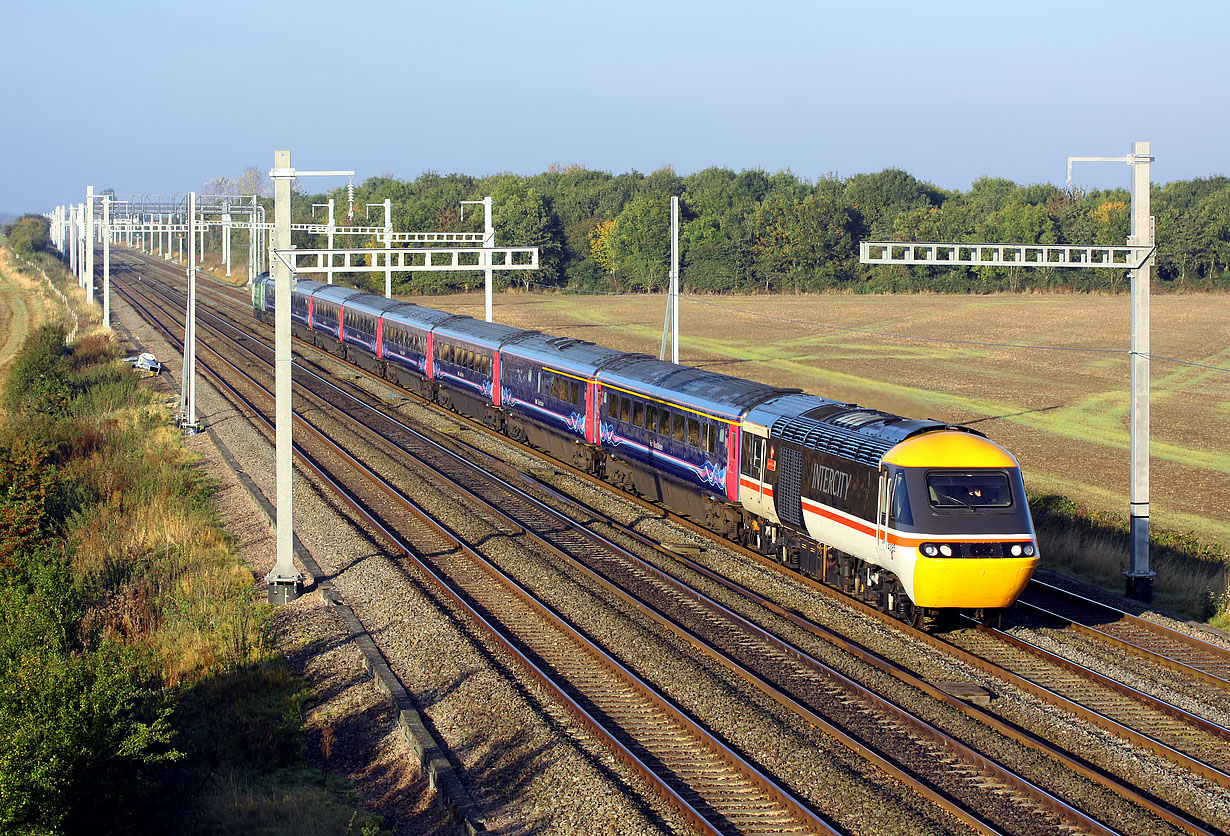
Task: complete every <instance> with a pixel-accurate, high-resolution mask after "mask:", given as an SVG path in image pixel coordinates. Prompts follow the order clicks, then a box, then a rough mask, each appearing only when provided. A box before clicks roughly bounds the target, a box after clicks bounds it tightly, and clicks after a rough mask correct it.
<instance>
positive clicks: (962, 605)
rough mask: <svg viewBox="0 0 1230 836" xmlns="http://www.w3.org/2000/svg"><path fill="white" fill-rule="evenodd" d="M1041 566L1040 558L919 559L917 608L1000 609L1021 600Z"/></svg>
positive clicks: (915, 595)
mask: <svg viewBox="0 0 1230 836" xmlns="http://www.w3.org/2000/svg"><path fill="white" fill-rule="evenodd" d="M1037 565H1038V558H1037V557H999V558H987V559H982V560H980V559H971V558H944V557H923V556H922V555H919V556H918V561H917V562H916V563H915V564H914V595H913V599H914V605H915V606H918V607H934V608H941V607H945V608H947V607H954V608H958V609H997V608H1000V607H1007V606H1009V605H1010V604H1012V602H1013V601H1015V600H1016V599H1017V596H1019V595H1020V594H1021V591H1022V590H1023V589H1025V584H1027V583H1029V578H1030V577H1031V576H1032V575H1033V573H1034V567H1035V566H1037Z"/></svg>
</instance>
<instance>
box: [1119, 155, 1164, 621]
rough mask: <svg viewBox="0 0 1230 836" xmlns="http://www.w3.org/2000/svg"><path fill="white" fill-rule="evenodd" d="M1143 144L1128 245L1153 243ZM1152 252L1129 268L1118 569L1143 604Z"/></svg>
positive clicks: (1147, 592) (1149, 587) (1148, 585)
mask: <svg viewBox="0 0 1230 836" xmlns="http://www.w3.org/2000/svg"><path fill="white" fill-rule="evenodd" d="M1149 150H1150V146H1149V143H1148V142H1134V143H1132V153H1131V156H1130V157H1129V159H1130V160H1131V163H1132V191H1131V194H1132V233H1131V236H1130V237H1129V238H1128V243H1130V244H1134V245H1136V246H1149V247H1151V246H1153V245H1154V244H1155V243H1156V242H1155V240H1154V233H1153V216H1152V215H1151V214H1150V194H1149V191H1150V188H1151V186H1152V176H1151V163H1152V161H1153V158H1152V157H1151V156H1150V154H1149ZM1152 268H1153V256H1150V257H1149V258H1148V259H1146V260H1145V263H1144V264H1143V265H1141V267H1140V268H1139V269H1136V270H1132V271H1130V275H1131V283H1132V409H1131V416H1130V420H1131V425H1132V439H1131V456H1132V491H1131V498H1130V502H1131V505H1130V509H1131V522H1130V526H1131V528H1130V532H1131V544H1132V545H1131V566H1130V568H1129V569H1128V571H1127V572H1124V573H1123V574H1124V577H1125V578H1126V581H1127V583H1126V586H1127V595H1128V597H1129V598H1134V599H1136V600H1138V601H1144V602H1145V603H1148V602H1150V601H1152V600H1153V578H1154V577H1155V576H1156V574H1157V573H1156V572H1152V571H1150V570H1149V284H1150V282H1151V281H1152Z"/></svg>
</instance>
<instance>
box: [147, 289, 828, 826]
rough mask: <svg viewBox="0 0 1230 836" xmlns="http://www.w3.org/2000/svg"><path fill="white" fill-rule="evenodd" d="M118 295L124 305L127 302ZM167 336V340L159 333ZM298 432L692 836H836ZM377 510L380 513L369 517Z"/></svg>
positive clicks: (377, 484)
mask: <svg viewBox="0 0 1230 836" xmlns="http://www.w3.org/2000/svg"><path fill="white" fill-rule="evenodd" d="M124 292H125V295H126V296H127V293H128V291H124ZM128 298H129V301H130V303H131V304H134V305H135V306H137V307H138V308H140V309H143V310H145V311H146V312H149V309H148V308H147V307H146V306H145V305H144V304H143V303H142V302H140V301H138V300H137V299H136V298H135V296H134V297H128ZM168 337H172V338H174V335H173V334H172V333H169V332H168ZM217 361H219V362H221V363H225V364H226V365H227V366H229V369H230V371H231V372H232V373H235V374H238V375H239V376H241V377H243V378H245V379H246V380H247V381H248V382H249V383H250V384H253V385H254V386H256V387H257V388H259V389H260V390H262V391H263V394H264V397H265V399H266V400H267V401H269V404H268V406H266V407H263V408H262V407H261V406H260V405H258V404H257V403H256V402H255V401H256V399H255V398H252V397H250V396H245V395H243V394H242V393H241V392H240V391H239V388H238V387H237V386H233V385H228V384H226V383H225V382H224V381H223V379H222V375H221V374H220V373H219V372H217V371H213V370H211V371H209V372H208V374H209V376H210V377H211V379H213V380H214V381H215V382H216V383H218V384H219V385H221V386H223V387H224V388H226V389H227V390H228V391H229V392H230V394H231V395H232V396H234V397H236V398H238V399H240V401H241V403H242V404H243V405H244V407H245V409H247V410H249V411H250V412H251V413H252V414H254V415H256V416H259V419H260V420H261V421H262V422H263V423H264V424H265V426H266V429H267V430H268V431H269V432H272V423H271V420H270V419H269V418H268V417H267V415H266V413H271V412H272V393H270V392H269V391H268V390H267V389H265V388H264V387H262V386H260V384H258V383H256V381H255V380H254V379H253V378H252V377H251V376H250V375H249V374H248V373H247V372H246V371H244V370H242V369H240V368H239V367H238V365H235V364H231V363H229V362H228V361H226V360H225V359H224V358H222V357H221V355H217ZM214 362H215V361H210V362H209V364H208V365H207V366H206V368H210V367H211V366H212V365H213V363H214ZM300 383H302V380H301V381H300ZM296 425H297V427H299V428H300V429H301V430H306V431H308V432H309V433H310V434H311V435H312V436H313V438H314V440H315V441H317V442H319V443H321V444H323V445H325V446H326V447H327V448H328V449H329V454H328V458H330V459H333V460H335V461H334V462H333V464H332V466H328V465H326V464H324V463H323V462H322V461H318V460H317V456H316V455H314V454H312V453H311V452H308V451H307V450H305V449H304V448H303V445H302V444H299V445H297V447H298V450H297V452H298V454H299V456H300V457H301V461H303V462H304V463H305V464H307V466H308V467H310V468H311V469H312V470H313V472H314V473H315V474H316V475H317V477H318V478H320V479H322V480H325V481H326V482H328V483H329V484H331V485H332V486H333V488H334V489H335V490H336V491H338V492H339V493H340V494H341V495H342V496H344V497H346V501H347V503H348V504H349V505H350V506H351V508H352V509H353V510H354V511H355V512H356V513H358V514H360V515H361V516H362V518H363V519H364V520H365V522H366V523H367V524H368V525H369V526H370V527H372V528H373V529H375V530H376V531H377V532H378V533H379V535H380V537H381V538H382V539H383V540H384V541H385V542H386V543H387V544H388V545H390V546H392V547H393V548H395V549H396V550H397V551H398V552H400V553H402V554H404V555H406V556H407V557H409V558H410V559H411V560H413V561H414V562H415V564H416V565H417V566H418V567H419V569H420V570H421V571H423V572H424V573H426V574H427V576H428V577H429V578H430V579H431V580H432V582H433V583H434V584H435V585H436V587H437V589H438V591H439V592H440V593H441V594H443V595H446V596H447V597H449V598H450V599H451V600H452V601H453V602H454V603H455V604H456V605H457V606H460V607H462V608H463V609H464V610H465V611H466V612H467V613H468V615H469V616H470V617H471V618H472V619H474V620H475V621H476V622H477V623H478V624H481V625H483V626H484V627H485V628H486V629H487V631H488V632H489V634H490V635H491V636H492V637H494V638H496V639H497V640H498V641H500V642H501V643H502V644H503V646H504V649H505V650H506V652H508V653H510V654H512V655H513V656H514V657H515V658H516V659H517V661H518V662H519V663H520V664H521V666H522V667H523V668H524V669H525V670H526V671H527V672H528V673H530V674H531V675H532V676H533V677H534V678H536V679H537V680H539V681H540V682H541V683H542V684H543V685H545V686H546V687H548V688H550V689H551V690H553V691H554V692H555V693H556V695H557V697H558V698H559V699H560V700H561V701H562V702H563V703H564V704H565V705H567V706H568V707H569V708H570V710H571V711H572V713H573V714H574V715H575V716H576V717H577V719H578V720H579V721H580V722H581V723H582V724H583V725H584V726H585V727H586V728H588V729H589V730H590V731H591V732H593V733H595V734H598V735H599V736H600V737H602V738H603V739H604V740H605V742H606V744H607V745H608V746H609V747H610V748H611V749H612V750H613V751H614V753H615V754H616V756H617V757H620V759H621V760H623V761H625V762H626V763H627V764H629V765H630V766H631V767H632V768H633V769H634V770H636V771H637V772H638V773H640V774H641V775H642V776H643V777H644V778H645V779H646V780H648V781H650V782H651V783H653V784H654V785H655V786H656V788H657V789H658V790H659V791H660V792H661V793H663V794H664V795H665V796H666V797H667V798H669V799H670V800H671V801H673V802H674V803H675V804H676V806H677V807H678V808H679V809H680V810H681V811H682V812H683V814H684V815H685V817H687V818H688V819H689V820H690V821H691V822H692V823H693V824H694V825H695V826H696V827H697V828H698V829H699V830H701V831H702V832H708V833H749V834H753V833H764V834H770V833H834V834H836V833H840V832H841V831H839V830H837V829H834V828H833V827H831V826H830V825H829V824H827V823H826V822H825V821H824V820H823V819H821V818H820V817H818V816H816V815H815V814H814V813H812V812H811V811H810V810H809V809H808V808H807V807H806V806H805V805H804V804H803V803H802V802H800V801H799V800H798V799H796V798H794V797H793V796H792V795H791V794H790V793H789V792H787V791H786V790H784V789H783V788H781V787H780V786H778V785H777V784H776V783H775V782H774V781H772V780H771V779H769V778H768V777H767V776H765V775H764V774H762V773H761V772H760V771H759V770H757V769H756V768H755V767H754V766H753V765H752V764H751V763H749V762H748V761H747V760H746V759H745V758H743V757H742V756H740V755H739V754H738V753H736V752H734V751H733V750H732V749H731V748H730V747H728V746H726V745H725V744H724V743H722V742H721V741H720V740H718V739H717V738H716V737H715V736H713V735H712V734H711V733H709V732H708V731H707V730H705V729H704V728H702V727H701V726H700V725H699V724H697V723H695V722H694V721H692V720H691V719H690V718H688V716H687V715H686V714H685V713H684V712H683V711H681V710H680V709H679V708H678V707H676V706H675V705H673V704H672V702H671V701H670V700H669V699H668V698H667V697H665V696H663V695H662V694H661V693H660V692H659V691H657V690H656V689H654V688H653V687H652V686H650V685H649V684H648V683H646V682H645V681H643V680H641V679H640V678H638V677H637V676H635V674H633V673H632V672H631V671H629V670H627V669H626V668H625V667H624V666H623V665H622V664H621V663H620V662H619V661H618V660H617V659H615V658H614V657H612V656H611V655H610V654H609V653H607V652H605V651H604V650H602V648H600V647H599V646H598V645H596V644H595V643H594V642H592V641H590V640H588V639H586V638H585V637H584V636H583V635H582V634H581V633H580V632H578V631H577V630H575V629H574V628H572V627H570V626H569V625H568V624H567V623H566V622H565V621H564V620H563V619H561V618H560V617H558V616H557V615H555V613H554V612H553V611H552V609H551V607H550V606H549V605H547V604H546V603H545V602H543V601H542V600H541V599H540V598H538V597H537V596H535V595H534V594H533V593H531V592H530V591H529V590H528V589H526V588H525V587H523V586H522V585H520V584H518V583H517V582H516V580H515V579H513V578H512V577H511V576H510V575H508V574H507V573H505V572H503V571H502V570H500V569H499V568H498V567H497V566H496V565H495V564H494V563H493V562H491V561H489V560H488V559H487V558H485V557H484V556H483V555H481V554H480V553H479V552H478V551H476V550H475V549H473V548H471V547H470V546H469V545H467V544H466V543H465V541H464V538H463V537H461V536H459V535H457V534H456V533H453V532H451V531H449V530H448V529H447V528H445V527H443V526H441V525H439V524H438V523H436V522H435V521H434V520H432V519H431V517H430V516H429V515H428V514H426V513H425V512H423V511H422V510H421V509H420V508H418V506H417V505H416V504H415V503H414V502H413V501H411V500H410V499H409V498H408V497H406V496H405V495H404V494H403V493H402V491H401V490H399V489H398V488H397V487H396V486H395V485H393V484H391V483H390V482H389V481H388V480H387V479H385V478H384V477H381V476H380V475H379V474H377V473H376V472H375V471H374V470H371V469H370V468H368V467H366V466H365V465H363V464H362V463H361V462H359V461H358V460H357V459H355V458H353V457H352V456H350V455H349V454H348V453H346V452H345V451H344V450H343V449H342V448H341V447H340V446H338V445H336V444H335V443H333V442H332V441H330V440H329V439H328V438H327V436H326V434H325V433H323V432H321V431H320V430H318V429H317V428H316V427H314V426H313V425H312V424H311V423H310V422H308V421H307V420H305V419H303V418H302V417H301V416H300V417H299V418H298V420H297V421H296ZM317 455H318V454H317ZM337 459H342V460H345V462H346V465H348V468H349V470H350V472H351V473H358V474H361V477H362V479H361V480H360V481H361V482H362V483H363V484H362V485H360V486H356V485H355V484H354V479H353V476H352V477H349V478H345V479H344V480H343V479H342V478H339V477H338V476H336V475H335V473H336V472H337V471H339V470H342V469H343V468H344V467H346V465H343V466H342V467H339V466H338V464H337V462H336V460H337ZM373 491H374V493H373ZM381 508H383V509H385V510H384V511H383V512H381V511H379V510H376V509H381ZM408 520H412V521H413V522H414V525H413V529H414V530H413V531H408V530H407V529H408V528H410V527H411V526H409V525H408V523H407V521H408ZM425 555H430V556H431V557H430V559H429V558H427V557H425Z"/></svg>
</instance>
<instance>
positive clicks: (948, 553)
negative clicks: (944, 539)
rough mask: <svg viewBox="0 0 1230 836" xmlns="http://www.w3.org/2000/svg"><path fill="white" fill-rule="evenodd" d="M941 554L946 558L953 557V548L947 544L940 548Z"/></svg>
mask: <svg viewBox="0 0 1230 836" xmlns="http://www.w3.org/2000/svg"><path fill="white" fill-rule="evenodd" d="M940 554H942V555H944V557H952V546H950V545H948V544H947V543H945V544H944V545H942V546H940Z"/></svg>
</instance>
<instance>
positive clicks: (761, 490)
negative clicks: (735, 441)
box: [739, 424, 778, 522]
mask: <svg viewBox="0 0 1230 836" xmlns="http://www.w3.org/2000/svg"><path fill="white" fill-rule="evenodd" d="M757 429H759V428H757V427H753V426H752V425H749V424H744V425H743V431H742V432H741V433H740V439H741V443H742V448H743V449H742V451H741V453H740V463H739V502H740V504H741V505H742V506H743V507H744V508H746V509H747V510H748V511H749V512H750V513H752V514H755V515H756V516H758V517H763V518H765V519H767V520H770V521H772V522H777V521H778V519H777V507H776V505H775V504H774V501H773V484H772V483H773V482H774V481H776V480H775V479H774V476H773V473H772V472H771V471H770V470H769V439H768V438H767V437H766V436H763V435H758V434H757V432H756V430H757Z"/></svg>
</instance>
